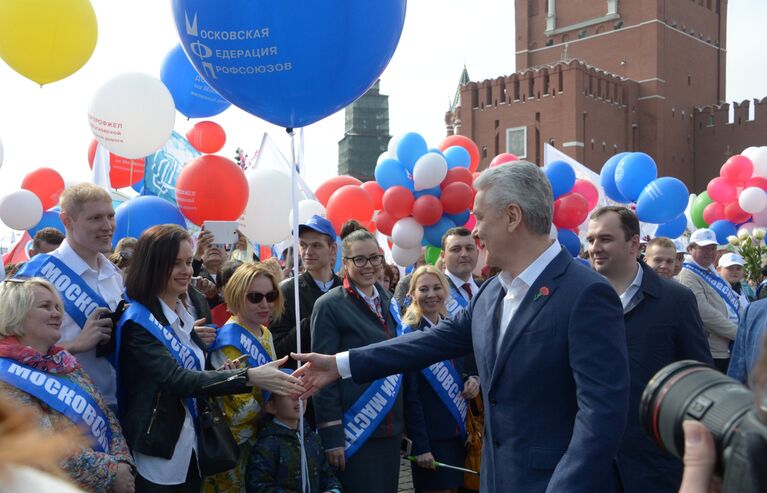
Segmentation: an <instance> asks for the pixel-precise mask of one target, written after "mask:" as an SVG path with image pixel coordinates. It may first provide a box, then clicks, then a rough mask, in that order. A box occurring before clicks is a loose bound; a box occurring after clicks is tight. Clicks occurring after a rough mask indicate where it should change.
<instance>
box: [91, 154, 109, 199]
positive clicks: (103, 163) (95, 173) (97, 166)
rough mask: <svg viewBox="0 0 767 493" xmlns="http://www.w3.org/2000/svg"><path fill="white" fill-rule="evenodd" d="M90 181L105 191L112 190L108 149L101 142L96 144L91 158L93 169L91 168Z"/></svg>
mask: <svg viewBox="0 0 767 493" xmlns="http://www.w3.org/2000/svg"><path fill="white" fill-rule="evenodd" d="M91 183H93V184H94V185H96V186H98V187H100V188H103V189H104V190H106V191H107V192H111V191H112V184H111V183H110V182H109V150H108V149H107V148H106V147H104V146H103V145H101V144H98V146H96V156H95V157H94V158H93V169H92V170H91Z"/></svg>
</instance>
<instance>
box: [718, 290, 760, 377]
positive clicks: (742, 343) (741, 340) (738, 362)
mask: <svg viewBox="0 0 767 493" xmlns="http://www.w3.org/2000/svg"><path fill="white" fill-rule="evenodd" d="M765 329H767V299H761V300H757V301H754V302H753V303H751V304H750V305H748V307H747V308H746V311H745V312H744V313H743V315H741V317H740V326H739V327H738V335H737V336H736V337H735V346H734V347H733V348H732V356H731V359H730V367H729V369H728V370H727V375H728V376H730V377H732V378H734V379H735V380H738V381H739V382H741V383H743V384H746V385H749V386H750V385H751V382H750V379H751V371H752V370H753V369H754V366H755V365H756V362H757V361H759V355H760V354H761V351H762V344H763V339H764V332H765Z"/></svg>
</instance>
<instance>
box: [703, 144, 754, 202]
mask: <svg viewBox="0 0 767 493" xmlns="http://www.w3.org/2000/svg"><path fill="white" fill-rule="evenodd" d="M719 174H720V175H721V176H722V178H725V179H727V180H730V181H731V182H732V183H743V182H744V181H746V180H748V179H749V178H751V175H753V174H754V163H752V162H751V160H750V159H748V158H747V157H746V156H741V155H740V154H736V155H734V156H732V157H730V159H728V160H727V161H726V162H725V163H724V164H723V165H722V168H721V170H720V171H719ZM709 195H711V192H709Z"/></svg>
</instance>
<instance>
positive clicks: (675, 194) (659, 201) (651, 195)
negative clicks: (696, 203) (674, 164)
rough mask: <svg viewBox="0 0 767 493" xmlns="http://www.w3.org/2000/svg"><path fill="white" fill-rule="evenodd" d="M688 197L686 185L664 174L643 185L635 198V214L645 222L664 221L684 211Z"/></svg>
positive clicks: (658, 222) (656, 222)
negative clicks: (642, 188)
mask: <svg viewBox="0 0 767 493" xmlns="http://www.w3.org/2000/svg"><path fill="white" fill-rule="evenodd" d="M689 198H690V192H688V191H687V185H685V184H684V183H682V181H681V180H679V179H677V178H673V177H671V176H664V177H663V178H658V179H657V180H653V181H651V182H650V183H648V184H647V186H646V187H644V190H642V193H640V194H639V198H638V199H637V210H636V214H637V217H638V218H639V220H640V221H644V222H646V223H653V224H661V223H665V222H668V221H671V220H672V219H674V218H675V217H677V216H678V215H679V214H682V213H683V212H684V210H685V209H686V208H687V202H688V201H689Z"/></svg>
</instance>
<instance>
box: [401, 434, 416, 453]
mask: <svg viewBox="0 0 767 493" xmlns="http://www.w3.org/2000/svg"><path fill="white" fill-rule="evenodd" d="M412 452H413V440H411V439H409V438H408V437H402V443H401V444H400V454H402V456H403V457H409V456H411V455H413V454H412Z"/></svg>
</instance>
